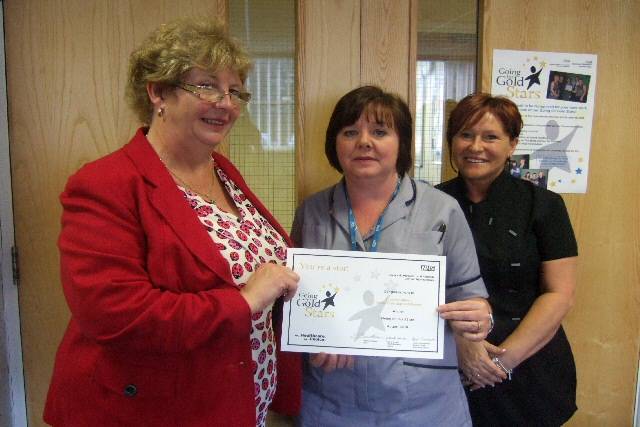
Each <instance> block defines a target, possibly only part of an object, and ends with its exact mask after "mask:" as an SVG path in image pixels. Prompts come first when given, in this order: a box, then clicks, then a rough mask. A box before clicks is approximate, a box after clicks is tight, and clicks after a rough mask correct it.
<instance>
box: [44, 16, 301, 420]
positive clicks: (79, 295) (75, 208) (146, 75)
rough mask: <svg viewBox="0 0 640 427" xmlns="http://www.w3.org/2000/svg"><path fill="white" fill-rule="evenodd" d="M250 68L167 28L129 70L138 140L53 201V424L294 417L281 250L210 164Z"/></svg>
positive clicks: (189, 30)
mask: <svg viewBox="0 0 640 427" xmlns="http://www.w3.org/2000/svg"><path fill="white" fill-rule="evenodd" d="M249 67H250V61H249V59H248V57H247V56H246V54H245V52H244V51H243V50H242V49H241V48H240V47H239V46H238V45H237V44H235V42H234V41H232V40H230V39H229V38H228V37H227V36H226V35H225V33H224V32H223V30H222V28H221V27H220V26H219V25H218V24H215V23H211V22H207V21H198V20H179V21H175V22H173V23H171V24H168V25H165V26H161V27H160V28H159V29H158V30H156V31H155V32H154V33H153V34H151V36H150V37H149V38H148V39H147V40H145V41H144V42H143V44H142V45H141V46H140V47H139V48H138V49H137V50H136V51H134V52H133V54H132V55H131V62H130V70H129V82H128V87H127V96H128V99H129V101H130V103H131V105H132V106H133V109H134V111H135V112H136V113H137V114H138V116H139V118H140V119H141V121H142V122H143V123H146V124H147V127H143V128H141V129H140V130H138V132H137V133H136V134H135V136H134V137H133V138H132V139H131V141H130V142H129V143H128V144H127V145H125V146H124V147H123V148H121V149H119V150H118V151H116V152H114V153H112V154H110V155H108V156H106V157H104V158H102V159H99V160H97V161H95V162H92V163H90V164H88V165H86V166H84V167H83V168H82V169H80V171H78V172H77V173H76V174H75V175H73V176H72V177H71V178H70V179H69V181H68V183H67V186H66V188H65V190H64V192H63V193H62V195H61V201H62V205H63V208H64V211H63V215H62V232H61V234H60V239H59V248H60V255H61V275H62V284H63V288H64V293H65V296H66V299H67V302H68V304H69V308H70V309H71V320H70V322H69V326H68V328H67V331H66V333H65V335H64V338H63V340H62V343H61V344H60V348H59V350H58V353H57V357H56V363H55V368H54V372H53V378H52V381H51V385H50V388H49V394H48V398H47V404H46V408H45V413H44V419H45V421H46V422H47V423H49V424H52V425H54V426H116V425H117V426H129V425H131V426H142V425H145V426H147V425H148V426H181V427H182V426H218V425H220V426H222V425H224V426H262V425H264V423H265V417H266V414H267V410H268V408H269V407H272V408H273V409H275V410H279V411H280V412H284V413H288V414H293V413H295V412H296V411H297V410H298V407H299V403H300V395H299V389H300V370H299V369H300V366H299V361H298V360H297V358H296V356H295V355H292V354H286V353H283V354H280V353H279V352H278V350H277V346H276V344H277V343H278V339H277V336H278V333H277V332H278V331H276V330H275V329H277V328H278V326H279V319H278V315H277V312H278V310H277V308H278V306H279V304H278V302H281V301H282V298H280V297H281V296H283V295H284V299H287V298H291V297H292V296H293V294H295V291H296V289H297V281H298V276H297V275H296V274H295V273H294V272H293V271H291V270H290V269H288V268H286V267H284V266H283V264H284V261H285V256H286V255H285V254H286V247H287V246H288V245H289V243H290V242H289V238H288V236H287V234H286V232H285V231H284V230H283V229H282V227H281V226H280V225H279V224H278V222H277V221H276V220H275V218H274V217H273V216H272V215H271V214H270V213H269V211H268V210H267V209H266V208H265V207H264V206H263V205H262V203H261V202H260V201H259V200H258V199H257V197H256V196H255V195H254V194H253V193H252V192H251V190H250V189H249V188H248V187H247V185H246V183H245V182H244V180H243V179H242V177H241V176H240V173H239V172H238V170H237V169H236V168H235V167H234V166H233V165H232V164H231V163H230V162H229V161H228V160H227V159H225V158H224V157H223V156H221V155H219V154H217V153H214V152H213V151H214V149H215V148H216V147H217V146H218V145H219V144H220V142H222V140H223V138H224V137H225V135H226V134H227V133H228V131H229V129H230V128H231V127H232V126H233V124H234V122H235V120H236V119H237V117H238V115H239V114H240V112H241V110H242V108H243V107H244V105H245V104H246V103H247V102H248V101H249V99H250V95H249V94H248V93H247V92H245V90H244V81H245V78H246V76H247V72H248V69H249ZM276 390H277V393H276Z"/></svg>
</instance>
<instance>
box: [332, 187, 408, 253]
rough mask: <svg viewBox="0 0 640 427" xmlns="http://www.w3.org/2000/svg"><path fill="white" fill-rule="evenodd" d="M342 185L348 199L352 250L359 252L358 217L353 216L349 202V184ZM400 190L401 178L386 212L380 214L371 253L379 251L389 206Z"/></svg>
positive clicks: (386, 207) (385, 209)
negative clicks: (379, 242)
mask: <svg viewBox="0 0 640 427" xmlns="http://www.w3.org/2000/svg"><path fill="white" fill-rule="evenodd" d="M342 183H343V185H344V194H345V196H346V197H347V206H348V207H349V237H351V250H352V251H357V250H358V241H357V240H356V234H357V230H358V224H356V216H355V215H354V214H353V209H352V208H351V200H349V192H348V191H347V184H346V182H344V181H343V182H342ZM399 189H400V178H398V183H397V184H396V189H395V190H394V191H393V195H392V196H391V199H390V200H389V203H387V206H385V208H384V210H383V211H382V214H380V217H379V218H378V222H376V227H375V229H374V232H373V239H372V240H371V248H370V249H369V252H377V251H378V240H380V233H381V232H382V222H383V219H384V214H385V213H387V209H388V208H389V205H390V204H391V202H392V201H393V199H395V198H396V195H397V194H398V190H399ZM363 240H364V237H363Z"/></svg>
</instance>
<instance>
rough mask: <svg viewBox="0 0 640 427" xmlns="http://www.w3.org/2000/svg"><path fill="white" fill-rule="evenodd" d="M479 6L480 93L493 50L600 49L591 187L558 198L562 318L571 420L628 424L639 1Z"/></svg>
mask: <svg viewBox="0 0 640 427" xmlns="http://www.w3.org/2000/svg"><path fill="white" fill-rule="evenodd" d="M484 3H485V4H484V22H483V24H484V32H483V42H484V46H483V57H484V66H483V76H482V88H483V89H484V90H485V91H489V90H490V88H491V75H490V74H491V65H492V64H491V63H492V61H491V58H492V51H493V49H520V50H540V51H555V52H577V53H594V54H597V55H598V75H597V79H598V80H597V89H596V99H595V114H594V118H593V133H592V142H591V160H590V161H591V165H590V174H589V188H588V191H587V193H586V194H584V195H564V200H565V202H566V203H567V206H568V208H569V212H570V215H571V219H572V222H573V226H574V229H575V231H576V234H577V238H578V244H579V251H580V261H579V271H578V291H577V299H576V304H575V307H574V309H573V311H572V312H571V313H570V314H569V316H568V318H567V319H566V321H565V326H566V329H567V333H568V335H569V339H570V341H571V344H572V347H573V350H574V354H575V358H576V364H577V369H578V407H579V409H578V412H577V413H576V415H575V416H574V417H573V418H572V420H571V421H570V422H569V423H568V425H571V426H602V425H607V426H630V425H632V419H633V405H634V396H635V382H636V378H637V377H636V370H637V367H638V350H639V347H640V317H639V313H640V311H639V310H638V308H637V305H638V304H637V303H638V300H639V299H640V287H639V286H638V284H639V283H640V265H639V264H640V263H639V262H638V260H640V213H639V212H640V209H639V208H640V186H639V185H638V182H640V169H639V168H638V165H637V163H638V159H640V145H638V141H639V140H640V134H639V131H638V129H639V128H638V126H637V123H640V104H639V103H638V99H640V83H639V81H638V79H637V74H638V70H640V55H639V54H638V46H639V45H640V31H638V28H639V26H640V2H638V1H636V0H626V1H625V0H612V1H607V2H602V1H586V0H582V1H580V0H568V1H563V2H557V1H554V0H539V1H536V2H529V1H526V0H485V2H484ZM516 374H517V372H516Z"/></svg>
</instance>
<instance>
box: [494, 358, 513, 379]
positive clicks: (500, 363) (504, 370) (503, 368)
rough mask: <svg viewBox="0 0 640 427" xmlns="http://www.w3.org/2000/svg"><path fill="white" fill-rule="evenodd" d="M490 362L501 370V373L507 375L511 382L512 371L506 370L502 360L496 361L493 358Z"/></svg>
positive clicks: (496, 359)
mask: <svg viewBox="0 0 640 427" xmlns="http://www.w3.org/2000/svg"><path fill="white" fill-rule="evenodd" d="M491 361H492V362H493V363H495V364H496V366H497V367H498V368H500V369H501V370H502V372H504V373H505V374H507V379H508V380H509V381H511V374H512V373H513V369H507V367H506V366H504V364H503V363H502V360H500V359H498V358H497V357H494V358H493V359H491Z"/></svg>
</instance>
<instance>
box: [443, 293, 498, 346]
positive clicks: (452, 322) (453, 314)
mask: <svg viewBox="0 0 640 427" xmlns="http://www.w3.org/2000/svg"><path fill="white" fill-rule="evenodd" d="M437 311H438V313H440V317H441V318H443V319H445V320H448V321H449V326H451V329H453V331H454V332H455V333H456V334H458V335H461V336H463V337H464V338H466V339H468V340H471V341H482V340H484V339H485V338H486V337H487V335H488V334H489V330H490V328H491V324H492V322H491V314H490V313H491V307H490V306H489V303H488V302H487V301H486V300H485V299H483V298H472V299H468V300H463V301H455V302H450V303H448V304H443V305H440V306H438V308H437Z"/></svg>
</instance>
